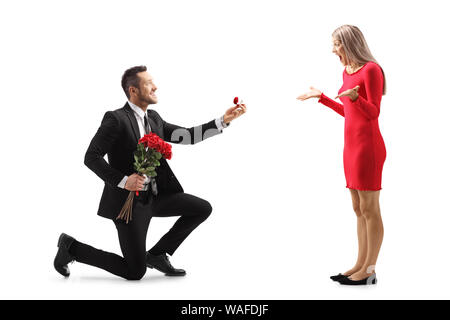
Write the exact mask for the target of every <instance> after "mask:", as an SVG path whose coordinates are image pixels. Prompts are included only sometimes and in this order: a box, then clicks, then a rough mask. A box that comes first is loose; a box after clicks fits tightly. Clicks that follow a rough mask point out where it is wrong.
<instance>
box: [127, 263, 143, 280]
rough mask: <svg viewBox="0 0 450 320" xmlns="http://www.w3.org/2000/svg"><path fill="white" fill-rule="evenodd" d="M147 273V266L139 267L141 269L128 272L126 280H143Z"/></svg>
mask: <svg viewBox="0 0 450 320" xmlns="http://www.w3.org/2000/svg"><path fill="white" fill-rule="evenodd" d="M146 272H147V266H146V265H144V266H143V267H139V268H132V269H130V271H129V272H128V275H127V277H126V279H127V280H141V279H142V278H143V277H144V275H145V273H146Z"/></svg>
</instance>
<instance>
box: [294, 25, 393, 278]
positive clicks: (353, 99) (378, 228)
mask: <svg viewBox="0 0 450 320" xmlns="http://www.w3.org/2000/svg"><path fill="white" fill-rule="evenodd" d="M332 40H333V53H334V54H336V55H337V56H338V57H339V59H340V61H341V63H342V64H343V65H344V66H345V69H344V72H343V79H344V83H343V85H342V87H341V89H340V90H339V95H338V96H337V97H336V98H335V99H337V98H339V99H340V100H341V102H342V103H338V102H336V101H334V100H332V99H330V98H328V97H327V96H326V95H324V94H323V93H322V92H321V91H319V90H317V89H315V88H313V87H311V88H310V91H309V92H307V93H305V94H302V95H301V96H299V97H298V98H297V99H298V100H301V101H304V100H307V99H310V98H319V102H320V103H322V104H324V105H325V106H327V107H330V108H331V109H333V110H334V111H336V112H337V113H338V114H340V115H341V116H343V117H345V130H344V141H345V143H344V172H345V178H346V180H347V188H349V190H350V194H351V198H352V203H353V210H354V211H355V213H356V217H357V232H358V258H357V260H356V263H355V265H354V266H353V268H351V269H350V270H348V271H346V272H344V273H342V274H338V275H337V276H332V277H331V279H332V280H334V281H339V282H340V283H341V284H347V285H365V284H375V283H376V282H377V279H376V274H375V264H376V261H377V257H378V253H379V251H380V247H381V243H382V241H383V222H382V219H381V213H380V204H379V197H380V190H381V175H382V171H383V164H384V160H385V159H386V149H385V146H384V141H383V137H382V136H381V133H380V129H379V127H378V115H379V114H380V102H381V97H382V96H383V95H384V94H385V92H386V84H385V77H384V72H383V70H382V69H381V67H380V66H379V65H378V63H377V61H376V60H375V58H374V57H373V56H372V54H371V52H370V50H369V47H368V46H367V43H366V40H365V39H364V36H363V34H362V32H361V31H360V30H359V29H358V28H357V27H355V26H350V25H344V26H341V27H339V28H338V29H336V30H335V31H334V32H333V35H332Z"/></svg>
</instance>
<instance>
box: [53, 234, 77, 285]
mask: <svg viewBox="0 0 450 320" xmlns="http://www.w3.org/2000/svg"><path fill="white" fill-rule="evenodd" d="M74 241H75V239H74V238H72V237H71V236H68V235H67V234H65V233H61V235H60V236H59V239H58V248H59V249H58V252H57V253H56V257H55V260H54V261H53V265H54V267H55V269H56V271H58V272H59V273H60V274H61V275H63V276H64V277H68V276H70V270H69V267H68V266H67V264H68V263H69V262H72V261H73V260H75V258H74V257H73V256H72V255H71V254H70V253H69V248H70V246H71V245H72V243H73V242H74Z"/></svg>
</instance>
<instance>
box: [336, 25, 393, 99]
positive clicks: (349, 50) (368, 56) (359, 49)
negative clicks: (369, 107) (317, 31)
mask: <svg viewBox="0 0 450 320" xmlns="http://www.w3.org/2000/svg"><path fill="white" fill-rule="evenodd" d="M332 36H333V38H334V39H336V40H338V41H339V42H340V43H342V47H343V48H344V52H345V55H346V56H347V59H348V60H349V61H352V62H353V63H356V64H358V65H364V64H366V63H367V62H369V61H372V62H375V63H376V64H378V65H379V63H378V62H377V60H375V58H374V57H373V55H372V53H371V52H370V49H369V46H368V45H367V42H366V39H365V38H364V35H363V34H362V32H361V30H359V28H358V27H356V26H351V25H343V26H340V27H339V28H337V29H336V30H334V32H333V35H332ZM380 68H381V66H380ZM381 71H382V72H383V80H384V81H383V95H385V94H386V76H385V75H384V71H383V68H381Z"/></svg>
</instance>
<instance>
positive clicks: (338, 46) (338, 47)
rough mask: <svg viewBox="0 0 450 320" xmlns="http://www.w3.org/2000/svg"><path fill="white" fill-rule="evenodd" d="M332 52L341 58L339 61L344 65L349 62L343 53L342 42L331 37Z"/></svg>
mask: <svg viewBox="0 0 450 320" xmlns="http://www.w3.org/2000/svg"><path fill="white" fill-rule="evenodd" d="M333 53H334V54H336V55H337V56H338V57H339V60H341V63H342V64H343V65H344V66H347V65H348V64H349V63H348V59H347V56H346V55H345V52H344V47H343V46H342V43H341V42H340V41H339V40H337V39H335V38H333Z"/></svg>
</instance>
